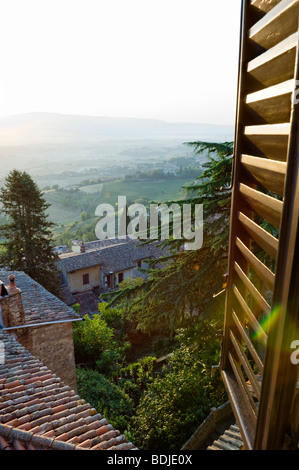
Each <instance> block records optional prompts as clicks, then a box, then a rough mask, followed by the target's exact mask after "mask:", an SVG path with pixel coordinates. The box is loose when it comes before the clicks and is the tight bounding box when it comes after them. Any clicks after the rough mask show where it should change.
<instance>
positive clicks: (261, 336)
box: [233, 285, 267, 346]
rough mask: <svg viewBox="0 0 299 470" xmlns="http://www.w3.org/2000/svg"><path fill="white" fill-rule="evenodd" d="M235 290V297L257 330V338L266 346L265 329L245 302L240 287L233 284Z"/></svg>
mask: <svg viewBox="0 0 299 470" xmlns="http://www.w3.org/2000/svg"><path fill="white" fill-rule="evenodd" d="M233 292H234V294H235V297H236V299H237V300H238V302H239V305H240V306H241V308H242V310H243V312H244V314H245V315H246V317H247V319H248V321H249V323H250V325H251V327H252V328H253V330H254V331H255V332H256V334H257V338H259V339H260V341H261V342H262V343H263V344H264V346H266V344H267V335H266V333H265V331H264V330H263V328H262V327H261V325H260V324H259V322H258V320H257V319H256V317H255V316H254V315H253V313H252V311H251V310H250V308H249V307H248V305H247V303H246V302H245V300H244V299H243V297H242V295H241V294H240V292H239V290H238V288H237V287H236V286H235V285H233Z"/></svg>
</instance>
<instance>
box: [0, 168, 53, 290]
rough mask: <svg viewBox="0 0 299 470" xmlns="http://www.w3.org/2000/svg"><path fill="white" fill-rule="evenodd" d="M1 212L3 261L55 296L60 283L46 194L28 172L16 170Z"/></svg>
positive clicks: (0, 199) (2, 193) (1, 195)
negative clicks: (3, 215)
mask: <svg viewBox="0 0 299 470" xmlns="http://www.w3.org/2000/svg"><path fill="white" fill-rule="evenodd" d="M0 203H1V205H2V208H1V211H2V213H3V214H5V216H6V217H7V223H6V224H4V225H2V226H1V227H0V234H1V236H2V237H3V238H4V241H3V242H2V245H3V248H4V250H3V253H2V254H1V258H0V262H1V265H2V266H3V267H6V268H7V269H9V270H16V271H24V272H25V273H26V274H28V275H29V276H30V277H32V278H33V279H34V280H35V281H37V282H39V283H40V284H41V285H43V286H44V287H45V288H46V289H48V290H49V291H50V292H52V293H53V294H55V295H59V282H58V278H57V271H56V267H55V255H54V253H53V250H52V245H51V242H52V234H51V230H50V229H51V227H52V226H53V225H54V224H53V223H52V222H50V221H49V220H48V216H47V213H46V211H47V209H48V207H49V204H47V203H46V201H45V199H44V198H43V196H42V192H41V191H40V189H39V188H38V186H37V184H36V183H35V182H34V181H33V179H32V178H31V176H30V175H29V174H28V173H26V172H21V171H18V170H12V171H11V172H10V173H9V174H8V176H7V178H6V180H5V185H4V186H3V187H2V188H1V190H0Z"/></svg>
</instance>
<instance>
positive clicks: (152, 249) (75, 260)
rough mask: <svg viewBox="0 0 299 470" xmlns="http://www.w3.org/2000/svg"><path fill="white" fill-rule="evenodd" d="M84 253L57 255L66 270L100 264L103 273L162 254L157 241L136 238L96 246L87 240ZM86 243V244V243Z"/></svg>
mask: <svg viewBox="0 0 299 470" xmlns="http://www.w3.org/2000/svg"><path fill="white" fill-rule="evenodd" d="M89 243H93V245H89V246H88V247H87V250H86V251H85V253H74V252H72V253H64V254H62V255H60V256H59V259H60V263H61V264H62V265H63V268H64V269H65V271H66V272H74V271H77V270H80V269H86V268H90V267H93V266H101V269H102V271H103V273H104V274H109V273H110V272H113V273H117V272H121V271H125V270H128V269H132V268H135V267H136V262H137V261H139V260H146V259H149V258H157V257H159V256H161V255H162V250H161V249H160V248H159V247H158V246H157V243H151V244H142V243H141V242H140V241H138V240H131V241H129V242H126V241H124V242H123V243H120V242H119V243H115V244H113V245H109V246H100V247H97V248H93V249H91V248H90V246H96V244H97V242H89ZM86 245H87V244H86Z"/></svg>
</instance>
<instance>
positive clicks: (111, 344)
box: [74, 315, 117, 365]
mask: <svg viewBox="0 0 299 470" xmlns="http://www.w3.org/2000/svg"><path fill="white" fill-rule="evenodd" d="M74 348H75V355H76V362H77V363H84V364H88V365H94V364H95V363H96V361H99V360H101V355H102V353H103V352H104V351H106V350H109V351H110V350H111V351H116V350H117V343H116V342H115V340H114V332H113V329H112V328H109V327H108V325H107V323H106V322H105V320H103V319H102V318H101V317H100V316H99V315H94V316H93V317H92V318H89V317H88V316H87V315H86V316H85V317H84V321H82V322H76V323H75V324H74Z"/></svg>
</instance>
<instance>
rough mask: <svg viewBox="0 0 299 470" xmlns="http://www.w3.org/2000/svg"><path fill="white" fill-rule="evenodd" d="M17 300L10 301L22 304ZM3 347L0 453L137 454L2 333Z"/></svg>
mask: <svg viewBox="0 0 299 470" xmlns="http://www.w3.org/2000/svg"><path fill="white" fill-rule="evenodd" d="M11 295H12V294H11ZM18 297H19V296H18V294H14V296H13V297H12V296H11V297H10V299H12V298H13V299H14V301H13V303H16V304H17V303H18V302H19V300H17V299H18ZM2 301H3V299H2ZM50 339H52V338H50V337H49V336H48V340H50ZM53 340H54V342H55V337H54V338H53ZM0 345H1V346H2V354H0V450H64V451H66V450H110V451H119V450H136V447H135V446H134V445H133V444H132V443H131V442H128V440H127V439H126V437H125V436H124V435H123V434H121V433H120V432H119V431H118V430H117V429H115V428H114V427H113V426H112V425H111V424H110V423H108V421H107V420H106V419H105V418H104V417H103V416H102V415H101V414H100V413H99V412H98V411H97V410H96V409H95V408H93V407H92V406H91V405H90V404H89V403H87V402H86V401H85V400H83V399H81V398H80V396H79V395H77V393H76V392H75V391H74V390H73V389H72V387H70V386H69V385H68V384H66V383H64V382H63V381H62V380H61V378H60V377H58V376H57V374H54V373H53V371H52V370H51V369H49V368H48V367H47V366H45V365H44V364H43V362H41V361H40V360H39V359H38V358H37V357H35V356H34V355H32V353H30V352H29V351H28V350H27V349H26V348H25V347H24V346H23V345H21V344H20V343H19V342H17V341H16V339H14V338H13V336H12V335H11V334H9V333H8V331H5V330H3V329H2V330H0Z"/></svg>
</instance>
